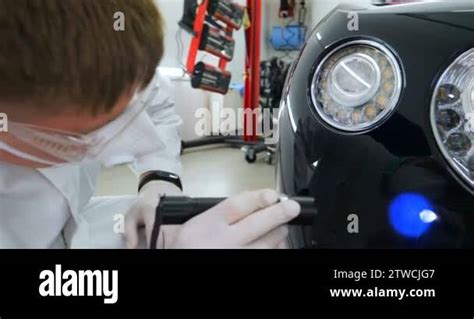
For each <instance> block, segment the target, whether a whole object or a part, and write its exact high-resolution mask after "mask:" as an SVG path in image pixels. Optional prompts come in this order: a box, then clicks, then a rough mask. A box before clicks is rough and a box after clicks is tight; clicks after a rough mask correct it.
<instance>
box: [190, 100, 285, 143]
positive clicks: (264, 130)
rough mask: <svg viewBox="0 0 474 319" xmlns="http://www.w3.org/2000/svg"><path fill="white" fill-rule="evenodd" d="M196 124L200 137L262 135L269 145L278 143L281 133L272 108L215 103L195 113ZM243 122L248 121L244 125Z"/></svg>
mask: <svg viewBox="0 0 474 319" xmlns="http://www.w3.org/2000/svg"><path fill="white" fill-rule="evenodd" d="M194 116H195V118H196V119H197V122H196V125H195V126H194V129H195V133H196V135H197V136H199V137H211V136H229V137H230V136H253V135H256V136H262V137H264V142H265V144H267V145H274V144H276V143H278V140H279V134H278V129H277V125H276V123H275V122H276V121H275V118H274V113H273V112H272V111H271V110H270V109H261V108H256V109H244V108H237V109H236V108H224V107H221V105H220V104H219V103H213V104H212V106H211V108H210V109H209V108H199V109H197V110H196V112H195V114H194ZM243 123H247V125H246V126H245V127H243Z"/></svg>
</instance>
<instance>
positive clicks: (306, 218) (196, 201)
mask: <svg viewBox="0 0 474 319" xmlns="http://www.w3.org/2000/svg"><path fill="white" fill-rule="evenodd" d="M288 199H291V200H294V201H296V202H298V203H299V204H300V206H301V213H300V215H299V216H298V217H297V218H295V219H294V220H293V221H291V222H290V225H302V226H305V225H306V226H309V225H312V224H313V221H314V218H315V216H316V215H317V209H316V207H315V203H314V199H313V198H310V197H293V198H282V199H281V201H283V200H288ZM224 200H226V198H191V197H185V196H169V197H168V196H163V197H161V199H160V204H159V206H158V207H157V214H160V215H161V218H162V221H163V224H164V225H181V224H184V223H185V222H187V221H188V220H190V219H192V218H194V217H196V216H197V215H199V214H202V213H204V212H205V211H207V210H209V209H211V208H212V207H214V206H216V205H218V204H219V203H221V202H222V201H224Z"/></svg>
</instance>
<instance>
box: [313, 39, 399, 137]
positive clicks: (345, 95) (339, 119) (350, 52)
mask: <svg viewBox="0 0 474 319" xmlns="http://www.w3.org/2000/svg"><path fill="white" fill-rule="evenodd" d="M401 88H402V73H401V68H400V65H399V63H398V61H397V59H396V58H395V56H394V55H393V54H392V53H391V52H390V51H389V50H388V49H387V48H386V47H384V46H383V45H381V44H379V43H377V42H374V41H367V40H358V41H351V42H348V43H345V44H344V45H342V46H340V47H338V48H336V49H335V50H333V51H332V52H330V53H329V54H328V55H327V56H326V57H325V58H324V59H323V60H322V61H321V63H320V64H319V66H318V67H317V69H316V72H315V74H314V77H313V82H312V85H311V98H312V101H313V104H314V106H315V108H316V111H317V112H318V114H319V116H320V117H321V118H322V119H323V120H324V121H325V122H326V123H328V124H329V125H331V126H333V127H335V128H337V129H339V130H343V131H347V132H352V133H356V132H361V131H366V130H369V129H371V128H374V127H376V126H378V125H380V124H381V123H382V122H383V120H384V119H386V118H387V117H388V116H389V115H390V114H391V113H392V112H393V110H394V109H395V106H396V105H397V103H398V100H399V98H400V93H401Z"/></svg>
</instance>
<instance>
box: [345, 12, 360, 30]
mask: <svg viewBox="0 0 474 319" xmlns="http://www.w3.org/2000/svg"><path fill="white" fill-rule="evenodd" d="M347 19H348V20H349V21H348V22H347V30H349V31H359V14H358V13H357V12H355V11H350V12H349V13H347Z"/></svg>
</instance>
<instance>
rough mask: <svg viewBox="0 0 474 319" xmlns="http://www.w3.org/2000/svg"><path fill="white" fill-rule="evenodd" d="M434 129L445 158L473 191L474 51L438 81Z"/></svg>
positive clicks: (432, 121) (465, 54)
mask: <svg viewBox="0 0 474 319" xmlns="http://www.w3.org/2000/svg"><path fill="white" fill-rule="evenodd" d="M431 125H432V127H433V132H434V135H435V138H436V141H437V143H438V146H439V148H440V149H441V151H442V153H443V155H444V157H445V158H446V159H447V160H448V162H449V163H450V165H451V167H452V168H453V169H454V170H455V171H456V172H457V173H458V174H459V175H460V176H461V177H462V179H463V180H464V181H466V182H467V183H468V185H469V186H470V187H471V188H472V189H473V190H474V48H473V49H470V50H468V51H467V52H465V53H463V54H462V55H461V56H459V57H458V58H457V59H456V61H454V62H453V63H452V64H451V65H450V66H449V67H448V68H447V70H446V71H445V72H444V73H443V75H442V76H441V78H440V80H439V81H438V83H437V85H436V88H435V91H434V94H433V99H432V102H431Z"/></svg>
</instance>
